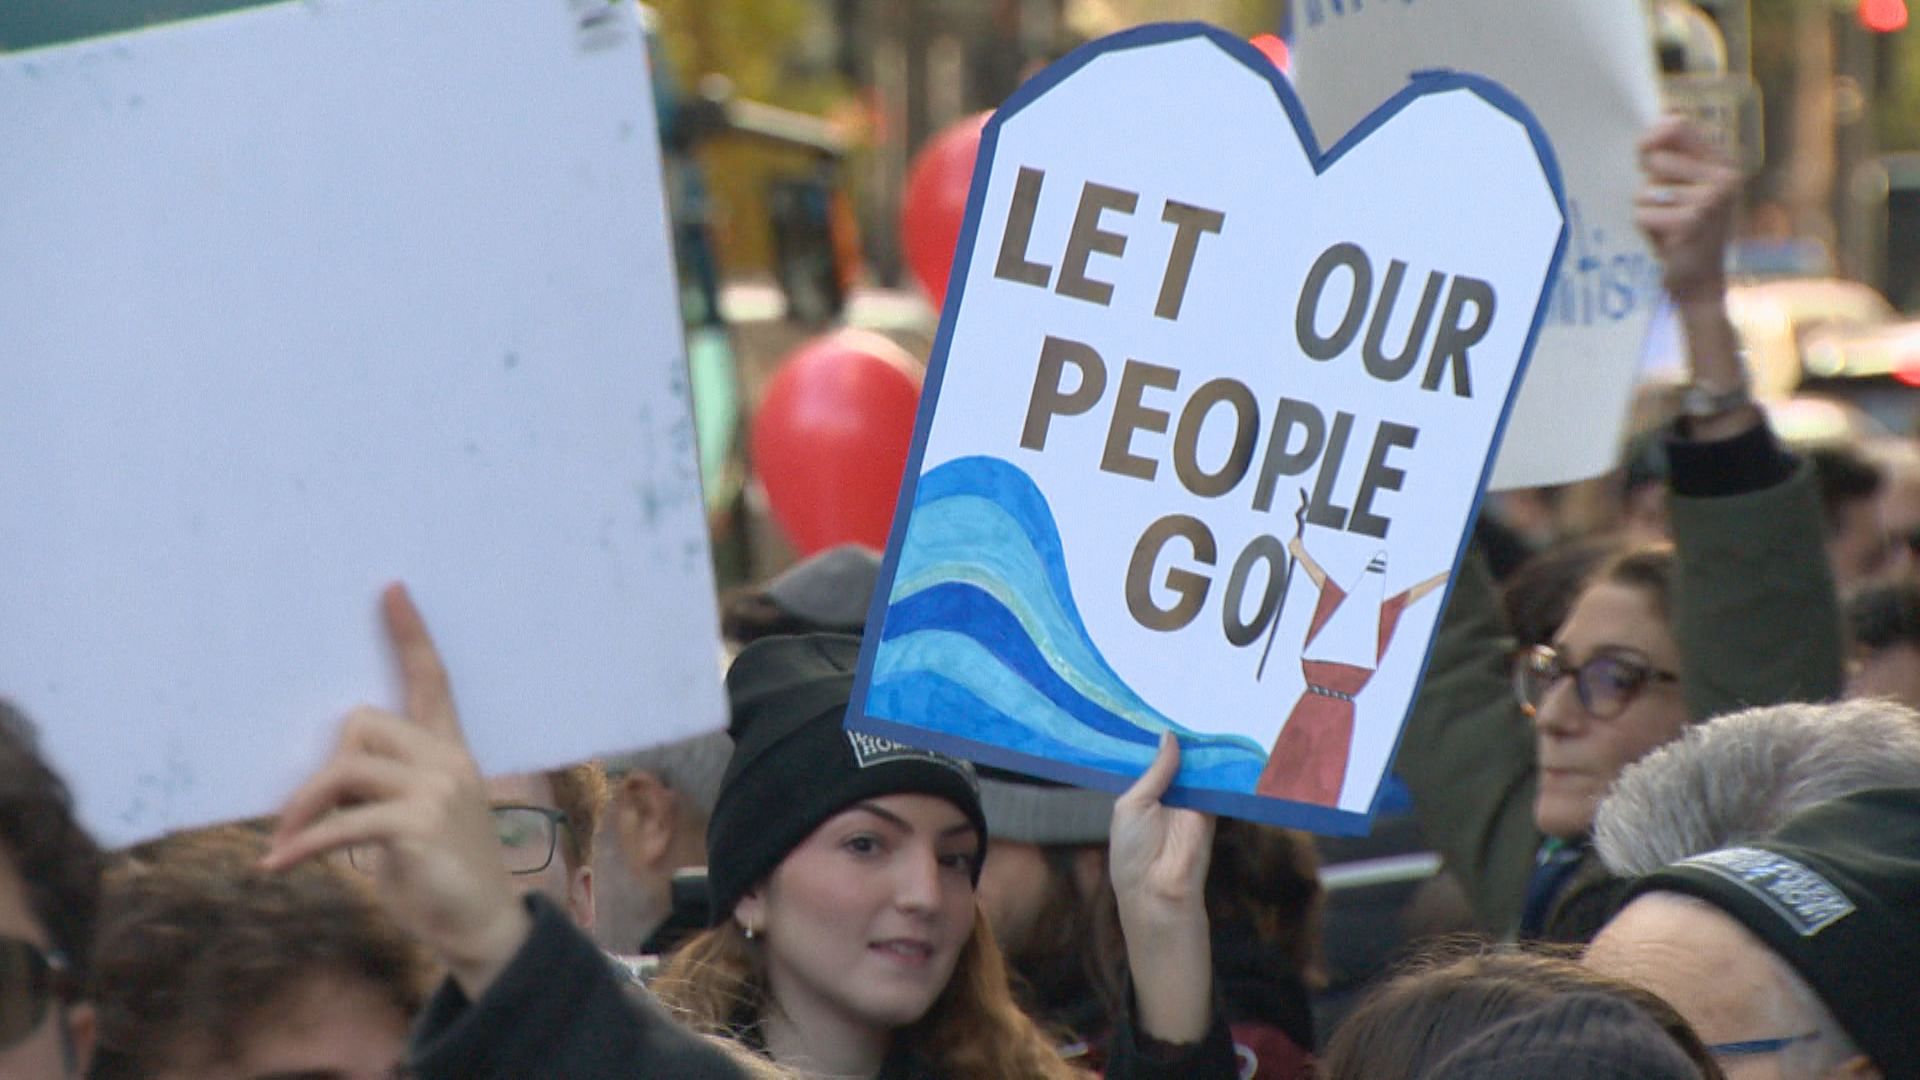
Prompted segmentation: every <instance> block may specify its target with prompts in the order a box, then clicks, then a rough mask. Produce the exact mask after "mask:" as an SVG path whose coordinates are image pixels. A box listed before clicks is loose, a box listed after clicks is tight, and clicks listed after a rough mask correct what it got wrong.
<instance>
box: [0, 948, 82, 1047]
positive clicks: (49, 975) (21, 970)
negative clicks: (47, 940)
mask: <svg viewBox="0 0 1920 1080" xmlns="http://www.w3.org/2000/svg"><path fill="white" fill-rule="evenodd" d="M72 991H73V984H72V982H71V977H70V976H69V974H68V969H67V962H66V960H65V958H63V957H62V956H61V955H60V954H59V953H58V952H57V951H52V950H48V949H42V948H41V947H40V946H38V945H35V944H34V943H33V942H31V941H25V940H22V939H20V938H16V937H5V936H0V1050H4V1049H6V1048H7V1047H10V1046H12V1045H13V1044H15V1043H17V1042H19V1041H20V1040H22V1039H24V1038H26V1037H27V1036H28V1035H31V1034H33V1032H34V1029H36V1028H38V1027H39V1026H40V1023H41V1021H43V1020H45V1019H46V1018H47V1010H48V1009H49V1008H50V1007H51V1006H52V1005H53V1002H54V999H56V998H59V999H63V1000H64V999H65V998H67V997H68V996H70V995H71V993H72Z"/></svg>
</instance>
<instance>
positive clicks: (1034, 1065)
mask: <svg viewBox="0 0 1920 1080" xmlns="http://www.w3.org/2000/svg"><path fill="white" fill-rule="evenodd" d="M652 989H653V992H654V994H655V995H656V996H657V997H659V999H660V1000H661V1001H662V1002H664V1003H665V1004H666V1006H667V1007H668V1008H669V1009H671V1010H673V1012H674V1013H675V1014H676V1016H677V1017H678V1019H679V1020H680V1021H681V1022H682V1023H684V1024H686V1025H687V1026H689V1027H691V1028H693V1029H694V1030H695V1031H699V1032H703V1033H705V1034H709V1035H719V1036H724V1037H728V1038H741V1037H742V1036H743V1035H748V1034H749V1031H748V1030H743V1027H742V1025H743V1024H745V1025H747V1027H748V1028H749V1029H750V1028H751V1026H752V1025H755V1024H757V1023H759V1022H760V1020H761V1019H762V1018H764V1017H765V1016H766V1014H767V1012H768V1011H769V1010H771V1009H775V1008H778V1007H779V1006H778V1003H776V1002H774V1001H773V999H772V996H771V993H770V992H769V990H768V986H767V977H766V962H765V960H764V957H763V955H762V953H761V946H759V945H757V944H756V943H754V942H750V941H748V940H747V938H746V935H745V934H743V933H741V931H740V926H739V924H738V923H735V922H733V921H732V920H728V921H727V922H725V923H722V924H721V925H719V926H717V927H714V928H712V929H710V930H707V931H704V932H702V933H701V934H700V935H698V936H697V937H695V938H693V939H692V940H691V941H689V942H687V943H686V944H685V945H684V946H682V947H681V949H680V951H679V952H678V953H675V954H674V957H673V959H672V961H671V962H669V963H668V965H667V968H666V970H665V971H663V972H661V973H660V975H659V977H658V978H656V979H655V980H654V981H653V984H652ZM893 1037H894V1039H895V1040H896V1044H895V1045H896V1046H898V1045H900V1042H899V1041H900V1040H904V1043H905V1045H906V1046H907V1047H909V1048H910V1049H911V1050H913V1051H914V1052H915V1053H917V1054H918V1055H919V1056H920V1057H921V1058H923V1059H924V1060H925V1061H926V1062H927V1063H928V1064H929V1065H930V1066H931V1067H932V1068H933V1070H934V1071H935V1072H937V1073H938V1074H939V1075H940V1076H942V1077H944V1078H949V1080H1003V1078H1005V1077H1009V1076H1018V1077H1023V1078H1024V1077H1034V1078H1036V1080H1087V1077H1088V1076H1089V1075H1090V1074H1088V1073H1086V1072H1084V1071H1083V1070H1080V1069H1078V1068H1075V1067H1074V1066H1073V1065H1072V1064H1070V1063H1069V1062H1067V1061H1066V1060H1065V1059H1064V1058H1062V1057H1061V1056H1060V1053H1059V1051H1058V1050H1056V1049H1055V1048H1054V1045H1053V1043H1052V1041H1051V1040H1049V1039H1048V1038H1047V1036H1046V1033H1045V1032H1043V1031H1042V1030H1041V1028H1040V1026H1039V1025H1038V1024H1036V1023H1034V1021H1033V1019H1032V1018H1031V1017H1029V1016H1028V1015H1027V1014H1026V1013H1024V1012H1022V1011H1021V1009H1020V1007H1019V1006H1018V1005H1017V1004H1015V1003H1014V1000H1013V994H1012V991H1011V990H1010V989H1009V988H1008V985H1007V968H1006V962H1005V961H1004V960H1003V959H1002V958H1001V955H1000V947H999V946H998V945H996V944H994V940H993V934H992V933H991V932H989V931H988V929H987V923H986V917H985V916H984V915H983V914H982V913H981V912H980V910H979V907H978V905H976V906H975V908H974V913H973V931H972V933H970V934H969V935H968V936H967V941H966V944H965V945H963V946H961V949H960V958H959V960H958V961H957V962H955V964H954V968H953V975H952V976H951V977H950V978H949V979H948V980H947V986H946V989H944V990H942V991H941V992H940V996H939V997H938V998H936V999H934V1002H933V1005H932V1006H931V1007H930V1008H928V1009H927V1014H926V1015H925V1016H923V1017H921V1018H920V1019H919V1020H917V1021H915V1022H913V1023H912V1024H909V1025H907V1026H906V1027H903V1028H900V1029H898V1030H897V1031H895V1032H894V1036H893Z"/></svg>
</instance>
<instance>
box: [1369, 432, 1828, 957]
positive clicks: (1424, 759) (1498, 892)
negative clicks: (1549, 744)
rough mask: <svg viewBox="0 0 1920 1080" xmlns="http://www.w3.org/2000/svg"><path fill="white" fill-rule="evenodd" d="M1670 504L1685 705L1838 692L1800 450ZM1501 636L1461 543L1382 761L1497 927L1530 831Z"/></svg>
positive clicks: (1821, 553)
mask: <svg viewBox="0 0 1920 1080" xmlns="http://www.w3.org/2000/svg"><path fill="white" fill-rule="evenodd" d="M1671 506H1672V520H1673V536H1674V544H1675V551H1676V561H1677V573H1678V580H1677V581H1676V583H1675V598H1674V608H1675V610H1674V611H1673V623H1674V633H1675V636H1676V639H1677V640H1678V642H1679V645H1680V651H1681V655H1682V657H1683V664H1684V667H1685V672H1686V684H1685V685H1686V693H1687V703H1688V709H1689V712H1690V713H1691V714H1692V715H1693V716H1694V717H1696V718H1706V717H1711V716H1716V715H1719V714H1720V713H1722V712H1725V711H1727V710H1729V709H1734V708H1745V707H1748V706H1753V705H1765V704H1773V703H1777V702H1781V701H1817V700H1823V699H1826V698H1831V697H1834V696H1836V695H1837V694H1838V693H1839V691H1840V681H1841V674H1842V667H1841V664H1842V656H1841V652H1842V638H1841V623H1840V614H1839V605H1838V601H1837V600H1836V599H1835V597H1834V590H1833V580H1832V575H1831V572H1830V571H1829V570H1828V567H1827V561H1826V548H1825V542H1824V538H1823V536H1822V525H1821V515H1820V505H1819V498H1818V495H1817V493H1816V491H1815V488H1814V479H1813V470H1812V468H1811V467H1810V466H1808V465H1806V464H1805V463H1801V464H1800V465H1799V466H1798V467H1797V468H1796V470H1795V471H1794V473H1793V475H1792V476H1791V477H1790V478H1789V479H1788V480H1787V481H1785V482H1784V483H1781V484H1776V485H1774V486H1772V487H1768V488H1764V489H1762V490H1760V491H1756V492H1751V493H1748V494H1742V495H1724V496H1714V497H1705V498H1686V497H1681V496H1675V497H1674V498H1673V499H1672V503H1671ZM1510 649H1511V632H1510V630H1509V629H1508V627H1507V625H1506V622H1505V619H1504V617H1503V615H1502V614H1501V611H1500V607H1499V604H1498V600H1497V597H1496V594H1495V592H1494V586H1493V581H1492V579H1491V577H1490V576H1489V574H1488V573H1487V569H1486V566H1485V563H1484V560H1482V559H1481V558H1480V556H1479V554H1478V552H1473V551H1470V552H1468V555H1467V558H1466V559H1465V560H1463V562H1462V565H1461V567H1460V573H1459V576H1458V579H1457V580H1456V582H1455V584H1454V587H1453V591H1452V594H1451V596H1450V597H1449V599H1448V601H1447V608H1446V611H1445V613H1444V614H1443V615H1442V617H1441V621H1440V625H1439V628H1438V629H1437V631H1436V632H1435V637H1434V646H1433V653H1432V655H1431V657H1430V658H1429V660H1428V664H1427V674H1426V679H1425V681H1424V682H1423V683H1422V684H1421V688H1420V692H1419V695H1418V696H1417V697H1416V698H1415V700H1414V705H1413V712H1412V714H1411V716H1410V717H1409V718H1408V721H1407V729H1406V732H1405V734H1404V736H1403V737H1402V739H1401V744H1400V745H1401V750H1400V754H1399V757H1398V759H1397V761H1396V763H1395V764H1396V767H1397V769H1398V771H1399V774H1400V776H1401V778H1402V779H1403V780H1405V781H1406V783H1407V787H1408V788H1409V789H1410V790H1411V791H1412V793H1413V800H1414V808H1415V812H1416V813H1417V814H1418V816H1419V818H1420V823H1421V827H1422V828H1423V829H1424V830H1425V832H1426V835H1427V838H1428V841H1429V842H1430V843H1432V844H1433V845H1434V847H1435V848H1436V849H1437V850H1438V851H1439V852H1440V854H1441V855H1442V857H1443V858H1445V860H1446V862H1447V865H1448V866H1449V867H1450V868H1451V869H1452V870H1453V872H1454V873H1455V874H1456V875H1458V876H1459V878H1460V880H1461V882H1462V884H1463V885H1465V887H1466V889H1467V895H1468V897H1469V898H1470V899H1471V900H1472V902H1473V910H1474V915H1475V918H1476V920H1477V921H1478V923H1479V924H1480V926H1481V927H1482V928H1483V929H1485V930H1486V931H1488V932H1490V933H1495V934H1505V933H1508V932H1510V931H1511V930H1512V929H1513V928H1514V927H1515V926H1517V925H1518V923H1519V915H1520V909H1521V906H1522V904H1523V903H1524V901H1525V896H1526V883H1527V878H1528V875H1529V874H1530V873H1531V872H1532V868H1533V860H1534V854H1535V852H1537V851H1538V850H1539V846H1540V841H1541V836H1540V833H1539V831H1538V830H1536V829H1535V828H1534V825H1533V798H1534V789H1535V782H1536V777H1535V768H1534V758H1533V735H1532V731H1531V729H1530V727H1529V725H1528V723H1527V720H1526V718H1525V717H1524V716H1523V715H1522V714H1521V712H1520V708H1519V706H1518V705H1517V704H1516V703H1515V702H1514V699H1513V694H1512V691H1511V689H1510V687H1509V682H1508V677H1507V661H1508V654H1509V650H1510Z"/></svg>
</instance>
